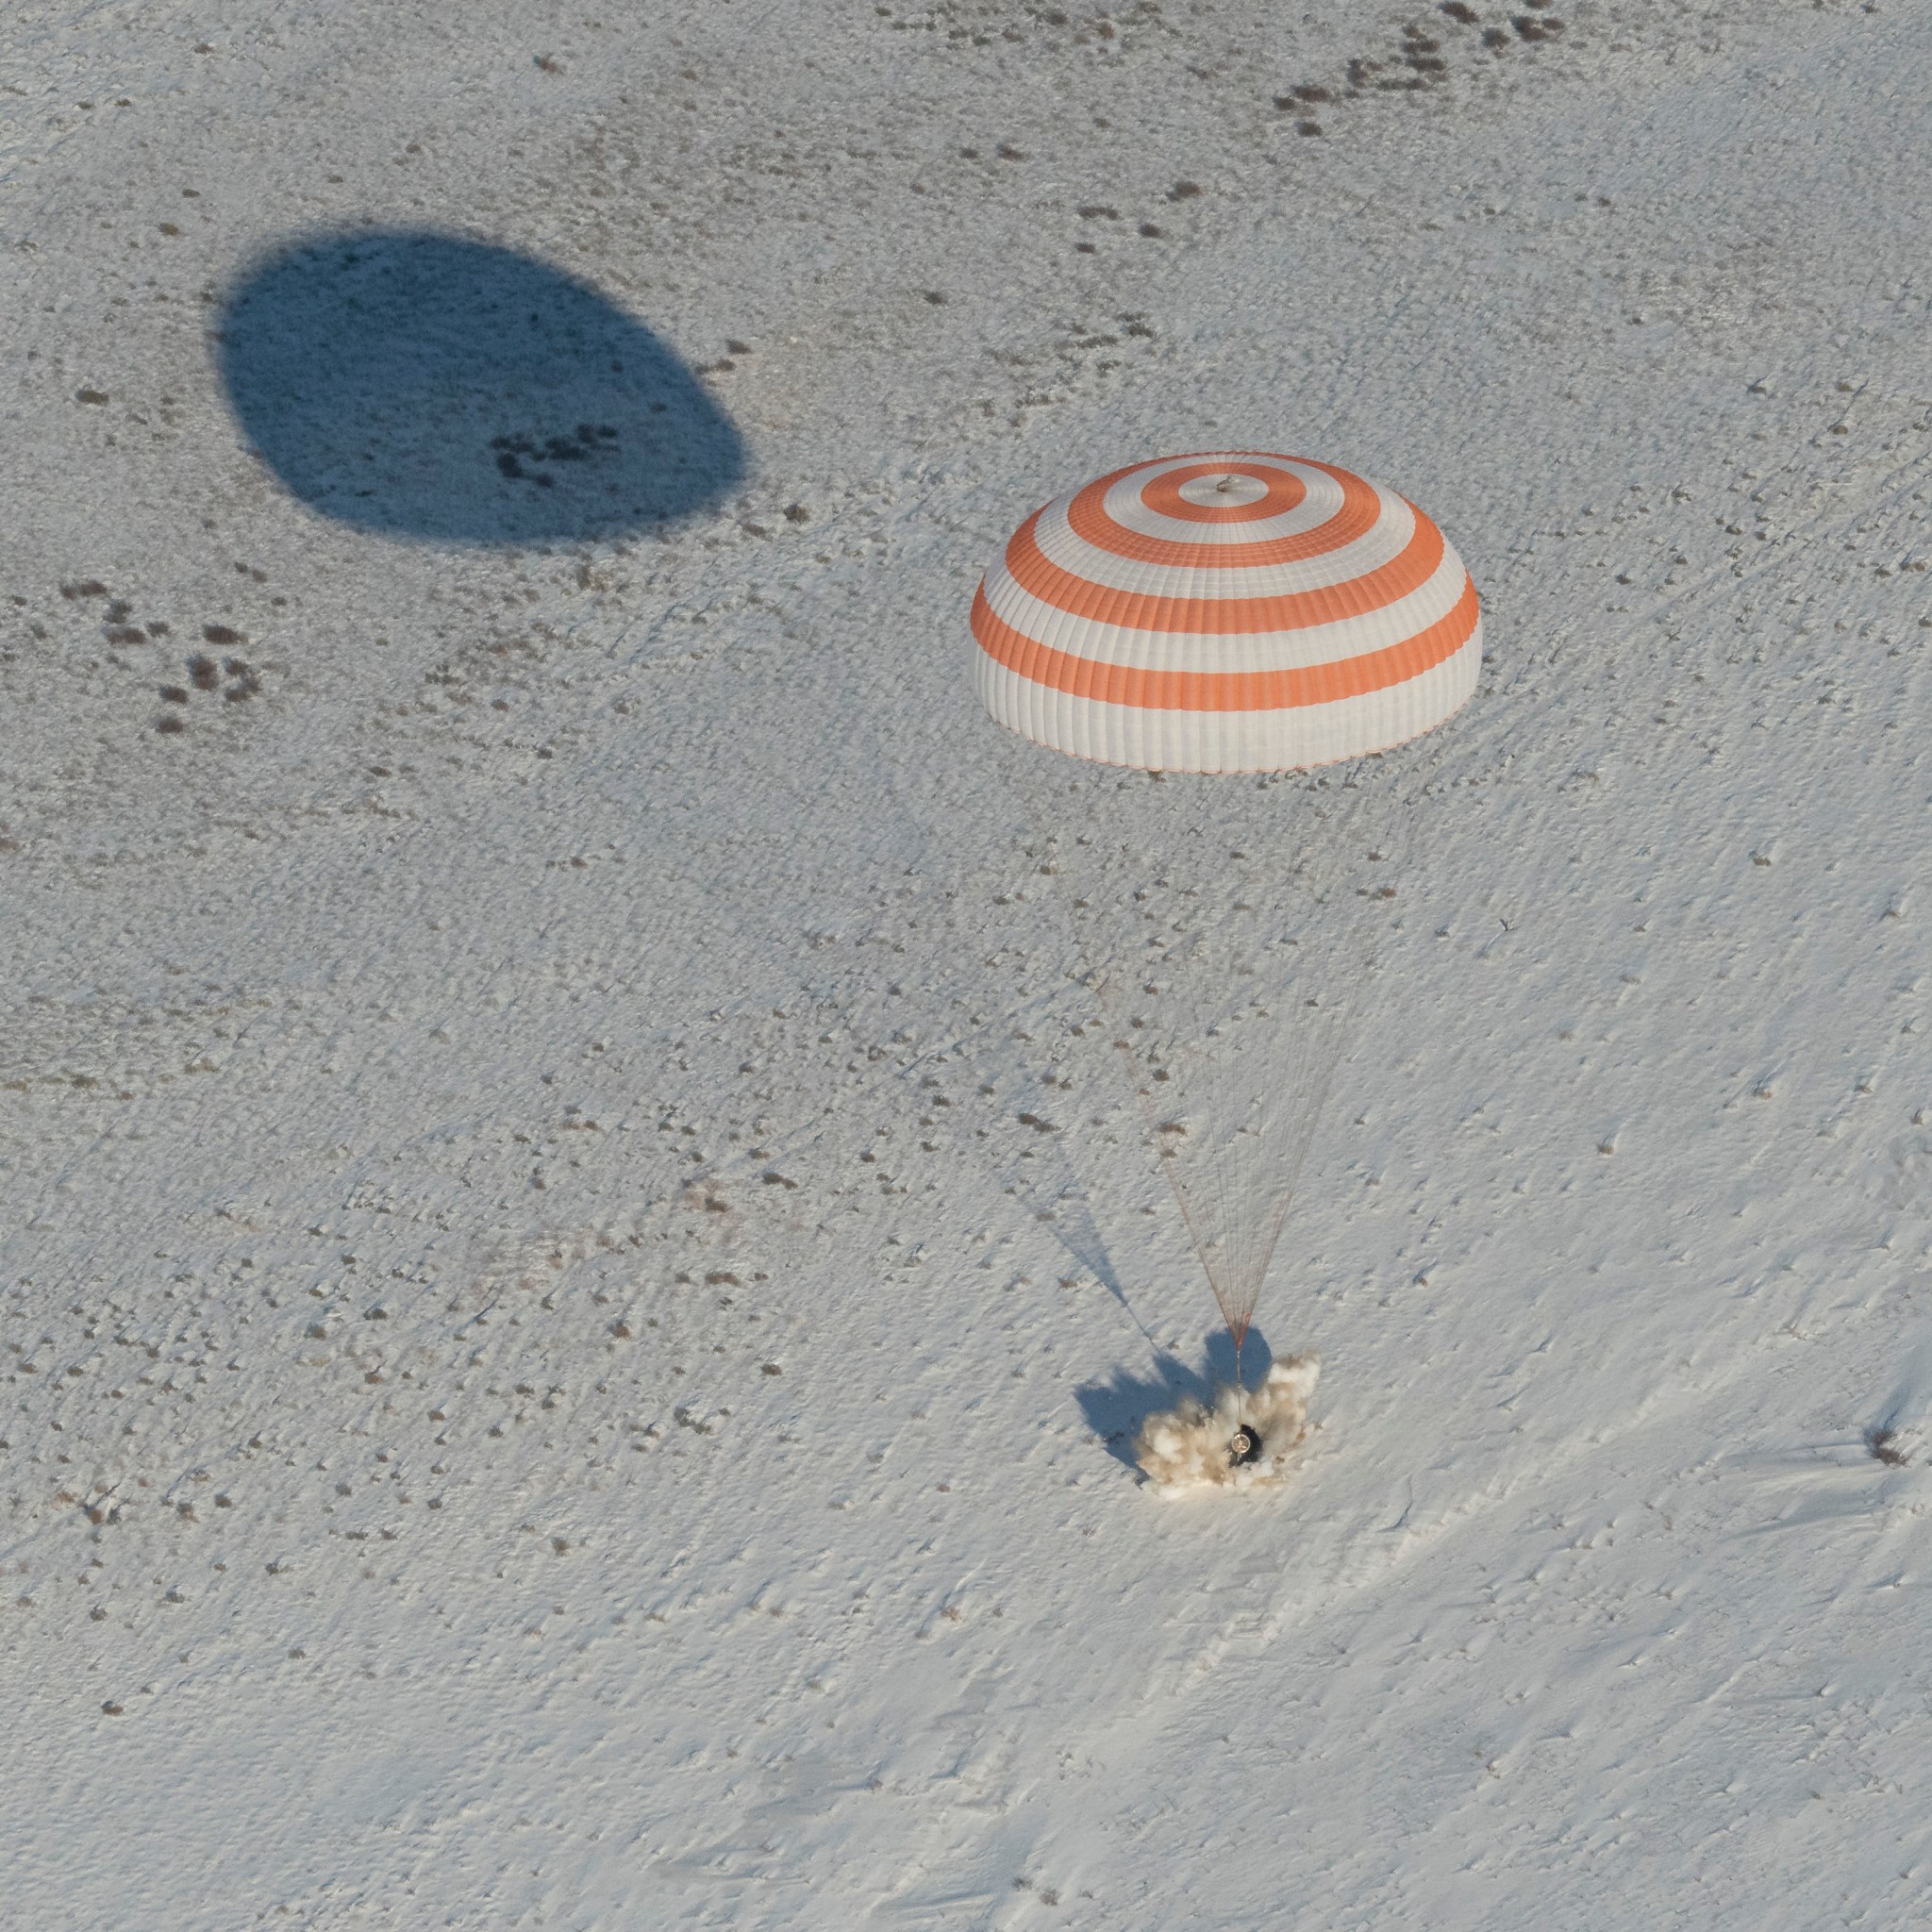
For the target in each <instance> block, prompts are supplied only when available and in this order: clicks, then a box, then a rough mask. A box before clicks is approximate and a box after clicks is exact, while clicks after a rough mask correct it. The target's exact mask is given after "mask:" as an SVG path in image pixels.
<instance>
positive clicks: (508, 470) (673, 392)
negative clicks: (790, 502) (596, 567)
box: [219, 228, 745, 546]
mask: <svg viewBox="0 0 1932 1932" xmlns="http://www.w3.org/2000/svg"><path fill="white" fill-rule="evenodd" d="M219 364H220V370H221V375H222V379H223V382H224V383H225V386H226V389H227V393H228V398H229V402H230V404H231V406H232V407H233V408H234V411H235V415H236V417H237V419H238V420H239V422H240V424H241V426H242V431H243V433H244V434H245V435H246V437H247V439H248V441H249V442H250V443H251V444H252V445H253V447H254V448H255V449H256V450H257V451H258V453H259V455H260V457H261V458H262V459H263V461H265V462H266V463H267V465H268V466H269V468H270V469H271V470H272V471H273V472H274V473H275V475H276V476H277V477H278V478H279V479H280V481H281V483H282V484H283V486H284V487H285V488H286V489H287V490H288V491H290V493H291V495H293V496H295V497H297V498H299V499H300V500H301V501H302V502H303V503H305V504H307V505H308V507H309V508H311V509H314V510H317V511H319V512H320V513H321V514H323V515H325V516H328V517H332V518H334V519H336V520H337V521H338V522H341V523H345V524H349V525H353V526H355V527H357V528H358V529H363V530H372V531H377V532H380V533H383V534H385V535H389V536H394V537H403V538H414V539H419V540H426V541H439V542H445V543H459V544H475V545H479V546H498V545H511V544H520V543H541V542H558V541H591V540H595V539H599V538H605V539H608V538H613V537H619V536H624V535H626V534H631V533H635V532H637V531H640V530H645V529H650V528H653V527H656V526H658V525H665V524H669V523H671V522H674V521H675V520H676V519H678V518H682V517H688V516H691V515H692V514H693V513H695V512H697V511H700V510H703V509H706V508H710V507H711V506H713V505H715V504H716V503H717V502H718V501H719V500H720V499H721V498H722V497H723V496H724V495H725V494H726V493H727V492H728V491H730V490H731V489H732V488H733V487H734V486H735V485H737V484H738V482H739V481H740V480H741V478H742V476H743V475H744V472H745V455H744V445H743V441H742V440H741V437H740V435H739V433H738V431H737V429H736V428H735V427H734V426H733V425H732V423H731V421H730V419H729V417H728V416H726V415H725V414H724V411H723V410H722V409H720V408H719V407H718V406H717V404H716V403H714V402H713V401H712V400H711V398H710V397H709V396H708V395H707V394H706V393H705V391H704V390H703V389H702V388H701V387H700V385H699V384H698V382H697V380H696V379H695V377H694V376H693V375H692V373H691V370H690V369H689V368H687V367H686V365H685V364H684V362H683V361H681V360H680V359H679V358H678V357H677V356H676V355H675V354H674V353H673V352H672V351H671V350H670V349H668V348H667V347H666V346H665V345H664V344H663V343H662V342H661V341H658V338H657V337H656V336H655V335H653V334H652V333H651V331H650V330H649V329H647V328H645V327H644V326H643V325H641V323H639V322H637V321H635V320H633V319H632V318H631V317H630V316H628V315H626V314H625V312H624V311H623V310H622V309H621V308H618V307H617V306H616V305H615V304H614V303H612V302H611V301H610V300H609V299H608V297H606V296H604V295H602V294H600V293H598V291H596V290H594V289H592V288H591V287H590V286H589V285H588V284H587V283H584V282H581V281H579V280H577V279H576V278H575V276H573V275H566V274H564V273H563V272H562V271H561V270H559V269H556V268H552V267H549V266H548V265H546V264H545V263H543V262H541V261H537V260H533V259H532V258H529V257H528V256H525V255H519V254H517V253H515V252H514V251H513V250H510V249H507V248H496V247H491V246H490V245H488V244H486V243H483V242H471V241H466V240H464V239H462V238H461V237H459V236H455V235H446V234H440V233H437V232H435V231H433V230H421V229H401V228H392V229H365V230H357V231H353V232H342V233H336V234H325V235H321V236H311V237H308V238H305V239H302V240H300V241H297V242H291V243H289V244H287V245H285V246H283V247H282V248H280V249H279V250H277V251H276V252H275V253H273V254H271V255H269V256H267V257H265V258H262V259H260V260H258V261H257V262H256V263H255V264H254V266H253V267H252V268H251V269H249V270H248V272H247V273H246V274H245V275H243V276H242V279H241V280H240V281H239V282H237V283H236V284H235V286H234V287H233V288H232V289H231V290H230V291H229V292H228V294H227V297H226V300H225V304H224V308H223V315H222V325H221V331H220V348H219Z"/></svg>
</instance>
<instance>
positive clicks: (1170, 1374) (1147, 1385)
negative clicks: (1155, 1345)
mask: <svg viewBox="0 0 1932 1932" xmlns="http://www.w3.org/2000/svg"><path fill="white" fill-rule="evenodd" d="M1204 1354H1205V1355H1206V1357H1207V1359H1206V1362H1205V1364H1204V1365H1203V1366H1202V1367H1201V1368H1199V1369H1191V1368H1189V1367H1188V1365H1187V1364H1186V1363H1185V1362H1184V1361H1182V1360H1181V1359H1180V1357H1178V1356H1174V1355H1169V1354H1167V1353H1165V1352H1164V1351H1163V1352H1162V1353H1160V1354H1158V1355H1157V1356H1156V1357H1155V1362H1154V1374H1151V1375H1141V1376H1136V1375H1130V1374H1127V1372H1126V1371H1125V1370H1124V1369H1117V1370H1116V1371H1115V1372H1114V1374H1113V1375H1112V1376H1111V1377H1110V1378H1109V1379H1108V1381H1105V1382H1093V1383H1090V1384H1089V1385H1088V1386H1087V1387H1086V1388H1084V1389H1082V1390H1080V1391H1079V1392H1078V1401H1079V1404H1080V1413H1081V1414H1082V1415H1083V1416H1085V1417H1086V1419H1087V1426H1088V1427H1089V1428H1091V1430H1092V1431H1093V1433H1094V1434H1095V1435H1096V1436H1098V1437H1099V1438H1100V1440H1101V1441H1103V1442H1105V1443H1106V1445H1107V1453H1108V1455H1109V1456H1111V1457H1113V1458H1114V1460H1115V1461H1116V1462H1122V1463H1124V1464H1125V1465H1126V1466H1127V1467H1128V1468H1129V1469H1138V1468H1139V1467H1140V1465H1139V1464H1138V1463H1137V1462H1136V1461H1135V1460H1134V1433H1135V1431H1136V1430H1137V1429H1139V1428H1140V1426H1141V1423H1142V1422H1144V1421H1145V1420H1146V1419H1147V1417H1149V1416H1150V1415H1158V1414H1160V1413H1163V1412H1164V1411H1166V1410H1169V1409H1173V1408H1174V1407H1178V1406H1179V1404H1180V1403H1181V1402H1182V1401H1183V1400H1185V1399H1186V1398H1187V1397H1189V1396H1191V1397H1193V1399H1194V1400H1195V1401H1197V1402H1199V1403H1202V1404H1203V1405H1208V1404H1211V1403H1212V1401H1213V1399H1214V1393H1215V1391H1216V1390H1218V1389H1223V1388H1225V1387H1227V1386H1228V1385H1229V1384H1230V1383H1232V1382H1233V1380H1234V1372H1235V1352H1234V1341H1233V1340H1232V1338H1231V1337H1230V1336H1229V1335H1228V1333H1227V1331H1226V1330H1225V1329H1224V1328H1216V1329H1214V1330H1213V1331H1211V1332H1210V1333H1209V1334H1208V1336H1207V1337H1206V1338H1205V1343H1204ZM1273 1363H1274V1350H1272V1349H1271V1348H1270V1347H1269V1346H1268V1341H1267V1338H1266V1337H1265V1336H1264V1335H1263V1334H1262V1333H1261V1331H1260V1329H1259V1328H1258V1327H1256V1328H1250V1329H1249V1330H1248V1338H1247V1341H1246V1343H1245V1345H1244V1347H1243V1349H1242V1352H1241V1370H1242V1374H1243V1379H1244V1380H1245V1381H1246V1383H1247V1385H1248V1386H1249V1387H1250V1388H1253V1387H1255V1386H1256V1385H1257V1383H1258V1382H1259V1381H1260V1380H1261V1379H1262V1378H1263V1377H1264V1376H1265V1375H1266V1374H1267V1373H1268V1371H1269V1368H1270V1367H1271V1366H1272V1365H1273Z"/></svg>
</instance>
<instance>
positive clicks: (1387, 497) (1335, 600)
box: [973, 450, 1482, 772]
mask: <svg viewBox="0 0 1932 1932" xmlns="http://www.w3.org/2000/svg"><path fill="white" fill-rule="evenodd" d="M973 634H974V638H975V639H977V641H978V643H979V653H978V674H979V693H980V696H981V698H982V699H983V700H984V702H985V705H986V708H987V709H988V710H989V711H991V713H992V715H993V716H994V717H995V718H996V719H998V720H999V722H1000V723H1001V724H1005V725H1008V726H1009V727H1010V728H1011V729H1013V730H1015V731H1017V732H1019V733H1020V734H1021V735H1022V736H1023V737H1024V738H1029V739H1031V740H1033V741H1035V742H1036V743H1039V744H1044V745H1051V746H1053V747H1054V748H1055V749H1057V750H1059V751H1063V752H1071V753H1072V754H1074V756H1075V757H1077V758H1093V759H1097V760H1098V761H1100V762H1101V763H1104V764H1113V765H1134V766H1140V767H1142V768H1144V769H1147V770H1153V771H1168V772H1279V771H1291V770H1295V769H1299V768H1302V767H1306V766H1309V765H1324V764H1331V763H1334V762H1336V761H1337V760H1339V759H1342V758H1359V757H1362V756H1364V755H1365V754H1367V753H1370V752H1376V751H1384V750H1386V749H1388V748H1389V747H1390V746H1391V745H1396V744H1401V743H1403V742H1404V741H1407V740H1408V739H1411V738H1417V737H1420V736H1421V735H1422V733H1424V731H1427V730H1429V729H1431V728H1432V727H1433V726H1435V725H1437V724H1441V722H1442V721H1443V720H1444V719H1445V718H1447V717H1449V716H1450V715H1451V714H1452V713H1453V712H1455V711H1457V710H1458V709H1459V708H1461V706H1462V705H1463V704H1464V702H1465V701H1466V700H1467V699H1468V698H1469V696H1470V694H1471V693H1472V692H1473V691H1474V690H1475V685H1476V674H1477V672H1478V670H1479V668H1480V666H1481V663H1482V619H1481V615H1480V612H1479V610H1478V608H1477V602H1476V593H1475V586H1474V584H1473V583H1472V582H1471V581H1470V576H1469V573H1468V572H1467V571H1466V570H1465V569H1464V568H1463V567H1462V559H1461V558H1458V557H1457V554H1456V553H1455V551H1454V550H1452V549H1451V548H1450V547H1449V544H1448V543H1447V541H1445V540H1444V538H1443V536H1442V533H1441V530H1439V529H1438V528H1437V527H1436V525H1434V524H1433V523H1432V522H1430V520H1429V519H1428V518H1427V517H1426V516H1424V514H1423V512H1422V511H1421V510H1420V509H1418V508H1416V507H1415V506H1414V505H1413V504H1412V503H1410V502H1408V501H1407V498H1405V497H1402V496H1399V495H1397V494H1396V493H1395V491H1392V490H1387V489H1384V488H1383V487H1381V486H1380V485H1379V484H1375V483H1370V482H1366V481H1364V480H1363V478H1361V477H1359V476H1356V475H1350V474H1349V472H1348V471H1346V470H1341V469H1337V468H1336V467H1335V466H1334V465H1333V464H1331V463H1322V462H1316V461H1314V460H1313V459H1312V458H1307V457H1289V456H1270V455H1265V454H1261V453H1257V452H1255V451H1249V450H1230V451H1223V452H1219V453H1209V454H1206V455H1199V456H1182V457H1163V458H1159V459H1158V460H1157V461H1155V462H1149V463H1137V464H1134V465H1133V466H1132V467H1130V468H1128V469H1124V470H1116V471H1114V472H1113V473H1112V475H1107V476H1102V477H1101V478H1100V479H1099V480H1098V481H1097V482H1093V483H1090V484H1088V485H1087V486H1086V488H1085V489H1082V490H1076V491H1074V492H1073V493H1072V494H1071V495H1068V496H1063V497H1061V498H1059V499H1058V501H1057V502H1054V503H1050V504H1048V505H1047V506H1046V507H1045V508H1043V509H1040V510H1037V511H1035V512H1034V514H1033V515H1032V516H1030V517H1028V518H1027V519H1026V521H1025V522H1024V524H1022V525H1021V526H1020V528H1019V529H1018V530H1017V531H1016V532H1015V533H1014V535H1013V538H1012V541H1010V542H1009V543H1008V545H1007V549H1006V554H1005V556H1004V557H1003V558H1001V560H1000V561H999V562H998V563H996V564H994V565H993V567H992V568H991V570H990V571H988V572H987V574H986V577H985V580H984V582H983V583H982V584H981V585H980V588H979V594H978V595H977V596H976V597H975V598H974V604H973Z"/></svg>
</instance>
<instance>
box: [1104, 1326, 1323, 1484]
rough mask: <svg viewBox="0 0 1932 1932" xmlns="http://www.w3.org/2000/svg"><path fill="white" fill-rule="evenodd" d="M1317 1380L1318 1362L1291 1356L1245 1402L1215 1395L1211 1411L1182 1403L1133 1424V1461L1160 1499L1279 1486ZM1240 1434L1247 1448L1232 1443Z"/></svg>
mask: <svg viewBox="0 0 1932 1932" xmlns="http://www.w3.org/2000/svg"><path fill="white" fill-rule="evenodd" d="M1321 1373H1322V1358H1321V1357H1320V1356H1316V1355H1292V1356H1290V1357H1288V1358H1287V1359H1286V1360H1285V1361H1278V1362H1276V1363H1275V1364H1274V1367H1273V1368H1271V1369H1270V1370H1269V1371H1268V1374H1267V1376H1266V1377H1265V1379H1264V1380H1263V1381H1262V1383H1261V1386H1260V1387H1259V1388H1258V1389H1255V1390H1251V1391H1248V1392H1247V1393H1246V1394H1242V1393H1241V1391H1237V1390H1236V1389H1234V1388H1232V1387H1227V1388H1223V1389H1219V1390H1217V1391H1215V1394H1214V1400H1213V1402H1212V1403H1211V1404H1208V1403H1203V1402H1198V1401H1196V1400H1195V1399H1194V1398H1193V1397H1192V1396H1190V1397H1189V1398H1188V1399H1187V1400H1186V1401H1184V1402H1182V1403H1180V1404H1179V1405H1178V1406H1177V1407H1174V1408H1173V1409H1171V1410H1169V1411H1167V1412H1166V1413H1164V1414H1161V1415H1150V1416H1149V1417H1148V1418H1147V1420H1146V1421H1145V1422H1143V1423H1142V1424H1141V1433H1140V1434H1139V1435H1138V1436H1136V1437H1135V1438H1134V1459H1135V1461H1137V1462H1138V1463H1139V1464H1140V1465H1141V1472H1142V1474H1144V1475H1145V1476H1146V1477H1147V1480H1148V1481H1149V1482H1150V1483H1152V1484H1153V1485H1154V1487H1155V1488H1156V1489H1157V1490H1158V1491H1160V1492H1161V1493H1162V1494H1163V1495H1177V1494H1180V1493H1182V1492H1183V1491H1189V1490H1196V1489H1204V1488H1210V1487H1220V1488H1224V1489H1252V1488H1254V1487H1255V1486H1256V1485H1257V1484H1261V1483H1273V1482H1279V1481H1280V1480H1281V1478H1282V1475H1283V1474H1285V1471H1284V1468H1283V1465H1284V1464H1285V1463H1286V1461H1287V1459H1288V1457H1289V1455H1290V1453H1291V1451H1292V1450H1293V1449H1294V1447H1295V1446H1296V1444H1297V1443H1299V1442H1300V1441H1301V1440H1302V1439H1303V1437H1305V1436H1306V1435H1307V1432H1308V1397H1309V1396H1310V1395H1312V1394H1313V1393H1314V1391H1315V1380H1316V1377H1317V1376H1319V1375H1320V1374H1321ZM1243 1428H1245V1429H1246V1431H1247V1433H1248V1436H1249V1438H1250V1439H1251V1442H1252V1444H1253V1446H1252V1447H1250V1445H1249V1443H1245V1442H1238V1441H1237V1437H1238V1435H1239V1434H1240V1432H1241V1430H1242V1429H1243Z"/></svg>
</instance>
